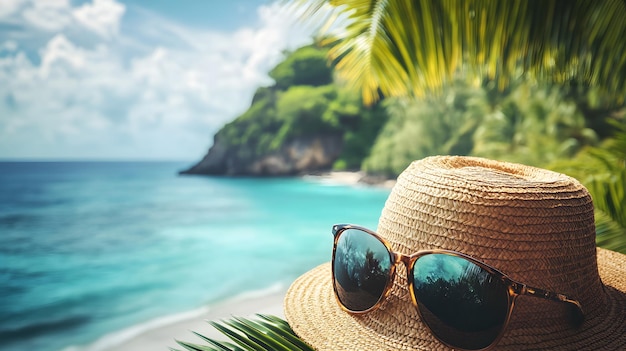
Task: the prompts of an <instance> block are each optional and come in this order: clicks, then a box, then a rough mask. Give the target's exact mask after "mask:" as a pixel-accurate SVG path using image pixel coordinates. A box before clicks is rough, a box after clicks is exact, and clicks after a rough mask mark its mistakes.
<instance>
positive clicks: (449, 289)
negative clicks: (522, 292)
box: [413, 254, 509, 350]
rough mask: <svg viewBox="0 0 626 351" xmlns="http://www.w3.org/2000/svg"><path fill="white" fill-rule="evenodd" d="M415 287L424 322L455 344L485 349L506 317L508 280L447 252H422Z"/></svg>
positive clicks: (416, 269) (462, 346)
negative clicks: (504, 280)
mask: <svg viewBox="0 0 626 351" xmlns="http://www.w3.org/2000/svg"><path fill="white" fill-rule="evenodd" d="M413 290H414V292H415V298H416V299H417V302H418V307H419V309H420V314H421V316H422V319H423V320H424V322H425V323H426V324H427V325H428V326H429V327H430V328H431V329H432V331H433V333H434V334H435V335H436V336H437V337H438V338H439V339H441V340H442V341H444V342H445V343H447V344H449V345H452V346H454V347H460V348H464V349H468V350H477V349H482V348H485V347H487V346H489V345H490V344H491V343H492V342H493V341H494V340H495V339H496V338H497V337H498V335H499V334H500V331H501V330H502V328H503V326H504V323H505V322H506V317H507V313H508V298H509V297H508V292H507V287H506V285H505V284H504V282H502V280H500V279H499V278H498V277H496V276H493V275H492V274H490V273H489V272H487V271H486V270H484V269H483V268H481V267H480V266H478V265H476V264H474V263H472V262H470V261H468V260H466V259H464V258H461V257H457V256H452V255H447V254H429V255H425V256H422V257H420V258H419V259H418V260H417V261H416V262H415V266H414V268H413Z"/></svg>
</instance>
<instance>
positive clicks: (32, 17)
mask: <svg viewBox="0 0 626 351" xmlns="http://www.w3.org/2000/svg"><path fill="white" fill-rule="evenodd" d="M70 8H71V6H70V3H69V0H45V1H34V2H31V3H30V6H28V7H27V8H26V9H25V10H24V11H23V12H22V16H23V18H24V19H25V20H26V22H27V23H28V24H30V25H33V26H35V27H38V28H40V29H43V30H47V31H57V30H61V29H63V28H64V27H65V26H66V25H68V24H69V23H70V22H71V17H70V13H69V10H70Z"/></svg>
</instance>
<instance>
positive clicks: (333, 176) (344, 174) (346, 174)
mask: <svg viewBox="0 0 626 351" xmlns="http://www.w3.org/2000/svg"><path fill="white" fill-rule="evenodd" d="M302 178H303V179H312V180H315V181H320V182H323V183H332V184H340V185H349V186H371V187H377V188H384V189H391V188H393V186H394V185H395V184H396V180H395V179H388V178H384V177H375V176H368V175H366V174H365V172H362V171H329V172H321V173H312V174H305V175H303V176H302Z"/></svg>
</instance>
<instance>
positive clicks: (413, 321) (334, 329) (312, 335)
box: [284, 249, 626, 351]
mask: <svg viewBox="0 0 626 351" xmlns="http://www.w3.org/2000/svg"><path fill="white" fill-rule="evenodd" d="M597 258H598V269H599V272H600V277H601V279H602V281H603V283H604V292H605V294H606V300H605V301H606V309H605V310H604V311H603V313H602V314H601V315H599V314H595V316H594V317H593V318H591V319H589V318H588V319H587V320H586V321H585V323H584V324H583V325H582V326H581V327H580V328H578V329H576V330H574V331H572V332H571V333H563V332H562V331H561V330H562V329H563V328H562V326H555V328H556V329H555V330H554V331H551V330H546V329H544V328H541V329H540V330H538V328H536V327H533V326H532V325H523V323H520V325H523V326H520V325H516V328H515V330H508V331H507V332H506V333H505V335H504V337H503V338H502V340H501V341H500V342H499V343H498V345H497V347H496V350H626V255H623V254H619V253H615V252H613V251H608V250H604V249H598V254H597ZM331 279H332V277H331V266H330V264H329V263H326V264H323V265H321V266H319V267H317V268H314V269H313V270H311V271H309V272H307V273H305V274H304V275H302V276H301V277H300V278H298V279H297V280H296V281H295V282H294V283H293V284H292V285H291V287H290V288H289V290H288V291H287V294H286V296H285V305H284V307H285V316H286V318H287V321H288V322H289V325H290V326H291V327H292V328H293V330H294V331H295V332H296V334H298V336H300V337H301V338H302V339H303V340H305V341H306V342H307V343H309V344H310V345H311V346H312V347H313V348H315V349H316V350H320V351H324V350H328V351H330V350H332V351H340V350H351V351H353V350H449V348H447V347H445V346H444V345H442V344H441V343H440V342H439V341H437V340H436V339H435V338H434V337H433V336H432V335H431V333H430V332H429V331H428V329H427V328H426V327H425V326H424V325H423V324H422V323H421V321H420V320H419V317H418V315H417V312H416V311H415V308H414V307H413V306H412V304H411V302H410V298H409V296H408V295H407V293H406V292H405V291H394V292H393V293H392V294H391V296H390V297H389V299H388V300H387V302H385V303H383V305H382V306H381V307H380V308H379V309H378V310H376V311H373V312H371V313H368V314H365V315H351V314H349V313H347V312H344V311H343V310H341V308H340V307H339V305H338V304H337V301H336V298H335V295H334V292H333V287H332V281H331ZM534 300H539V299H534V298H531V297H524V296H523V297H520V298H519V299H518V300H517V301H518V302H517V303H516V309H518V308H519V309H523V308H524V307H522V306H523V305H524V304H531V303H534V302H535V301H534ZM540 302H541V300H539V303H540ZM408 311H412V312H413V313H410V312H408ZM407 312H408V313H407ZM515 314H516V312H515V310H514V312H513V315H514V316H515Z"/></svg>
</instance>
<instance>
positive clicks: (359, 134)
mask: <svg viewBox="0 0 626 351" xmlns="http://www.w3.org/2000/svg"><path fill="white" fill-rule="evenodd" d="M326 55H327V53H326V51H325V50H324V49H321V48H318V47H316V46H314V45H311V46H305V47H302V48H300V49H298V50H296V51H294V52H293V53H291V54H289V55H288V56H287V57H286V58H285V60H284V61H283V62H281V63H279V64H278V65H277V66H276V67H275V68H274V69H273V70H272V71H270V73H269V75H270V77H272V78H273V79H274V81H275V84H274V85H273V86H270V87H262V88H259V89H258V90H257V92H256V93H255V95H254V98H253V99H252V105H251V106H250V108H249V109H248V110H247V111H246V112H244V113H243V114H242V115H241V116H239V117H238V118H236V119H235V120H234V121H232V122H230V123H228V124H227V125H225V126H224V127H223V128H222V129H221V130H220V131H219V132H218V133H217V135H216V141H217V140H219V141H220V142H221V143H222V144H224V145H225V146H226V147H227V148H229V149H231V150H234V152H235V153H236V154H237V156H239V157H242V158H251V157H260V156H263V155H267V154H270V153H272V152H277V151H278V150H280V149H281V147H282V146H283V145H285V144H286V143H287V142H290V141H293V140H294V139H297V138H307V137H311V136H317V135H326V136H328V135H336V136H337V137H338V138H339V139H341V141H342V143H341V144H342V150H341V153H340V156H339V159H337V160H336V162H335V167H336V168H343V169H358V168H360V166H361V162H362V160H363V159H364V158H365V157H366V156H367V155H368V154H369V149H370V147H371V145H372V143H373V140H374V139H375V138H376V136H377V134H378V131H379V130H380V128H381V127H382V125H383V124H384V122H385V121H386V118H385V114H384V110H383V109H382V108H381V107H380V106H378V105H374V106H371V107H365V106H364V105H363V103H362V102H361V98H360V96H359V94H358V93H356V92H354V91H349V90H347V89H346V88H344V87H342V86H340V85H339V84H337V83H334V82H333V69H332V67H330V66H329V64H328V60H327V56H326Z"/></svg>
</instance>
